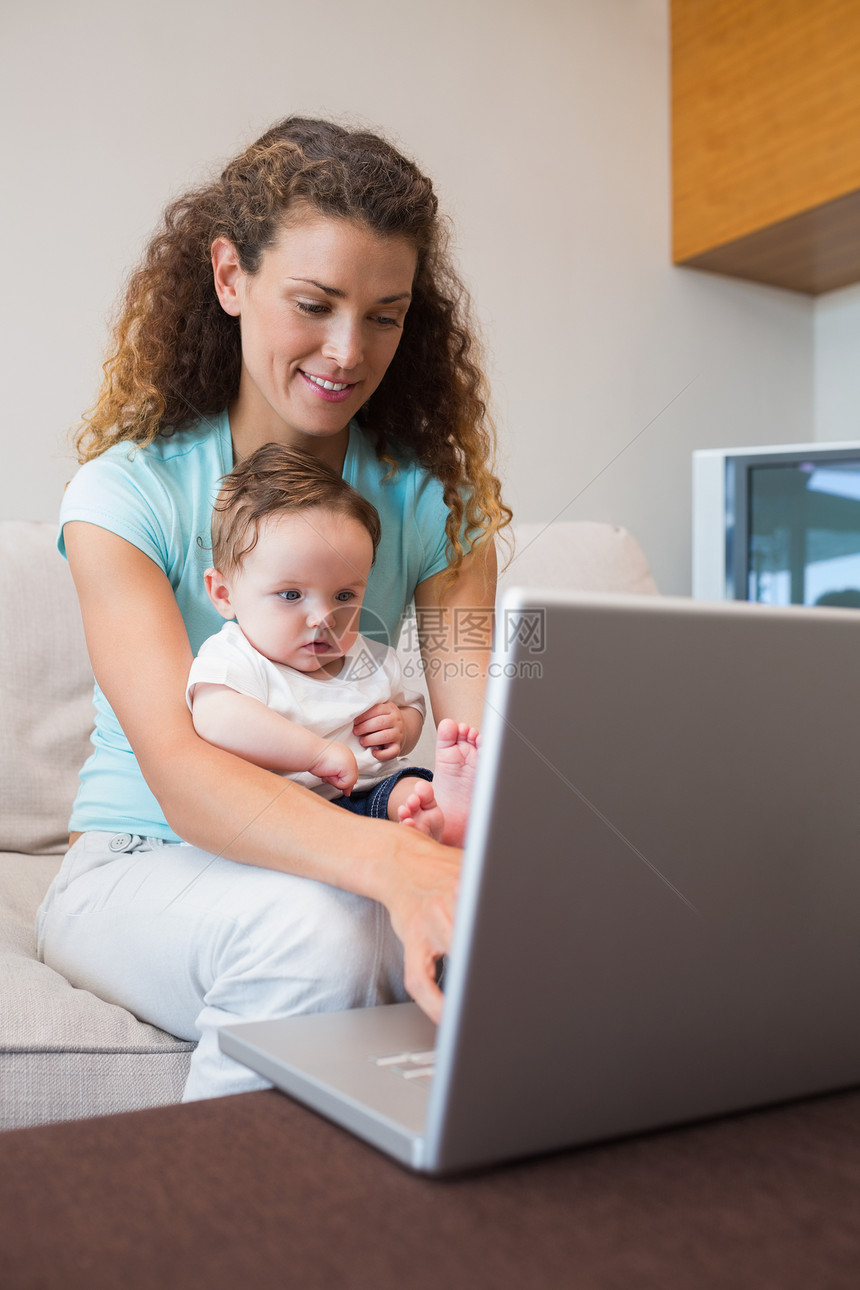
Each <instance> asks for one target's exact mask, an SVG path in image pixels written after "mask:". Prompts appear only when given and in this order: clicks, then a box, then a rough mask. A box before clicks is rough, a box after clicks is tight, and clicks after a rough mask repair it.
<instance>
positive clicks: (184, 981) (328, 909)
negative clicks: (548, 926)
mask: <svg viewBox="0 0 860 1290" xmlns="http://www.w3.org/2000/svg"><path fill="white" fill-rule="evenodd" d="M36 932H37V936H38V944H39V954H40V956H41V958H42V959H43V960H44V962H45V963H47V964H48V965H49V966H50V967H52V968H54V969H55V970H56V971H58V972H60V973H62V975H63V976H65V977H66V978H67V979H68V980H69V981H71V983H72V984H73V985H75V986H77V987H79V988H82V989H86V990H91V991H92V992H93V993H94V994H97V995H99V996H100V997H101V998H103V999H106V1000H107V1001H108V1002H110V1003H117V1004H120V1005H122V1006H123V1007H125V1008H128V1009H129V1010H130V1011H131V1012H133V1013H134V1014H135V1016H137V1017H139V1018H141V1020H143V1021H148V1022H151V1023H152V1024H153V1025H156V1026H160V1027H161V1028H162V1029H163V1030H167V1031H169V1032H170V1033H171V1034H173V1035H177V1036H178V1037H179V1038H181V1039H189V1040H196V1041H197V1048H196V1049H195V1051H194V1054H193V1057H192V1060H191V1071H190V1074H189V1076H188V1082H187V1084H186V1086H185V1093H184V1100H185V1101H193V1100H195V1099H197V1098H205V1097H220V1096H222V1095H224V1094H227V1093H241V1092H247V1091H248V1090H251V1089H257V1088H266V1087H268V1083H267V1081H266V1080H264V1079H262V1078H261V1077H259V1076H258V1075H255V1074H254V1073H253V1072H252V1071H250V1070H248V1069H247V1068H246V1067H244V1066H241V1065H240V1064H239V1063H238V1062H234V1061H232V1060H231V1059H230V1058H229V1057H225V1056H224V1055H223V1054H222V1053H221V1051H220V1049H219V1047H218V1035H217V1032H218V1028H219V1026H222V1025H224V1024H225V1023H227V1022H232V1021H237V1020H256V1019H259V1018H266V1017H279V1016H286V1015H288V1014H290V1013H299V1012H328V1011H335V1010H338V1009H344V1008H361V1007H369V1006H372V1005H374V1004H380V1003H393V1002H398V1001H401V1000H403V999H405V998H406V995H405V992H404V989H403V955H402V948H401V946H400V942H399V941H398V939H397V937H396V936H395V935H394V932H393V931H392V929H391V924H390V922H389V918H388V914H387V912H386V910H385V909H384V908H383V907H382V906H381V905H379V904H377V903H376V902H375V901H372V900H367V899H366V898H365V897H362V896H356V895H353V894H352V893H350V892H345V891H341V890H339V889H338V888H336V887H328V886H326V885H325V884H323V883H319V882H313V881H311V880H310V879H307V878H295V877H292V876H290V875H287V874H282V873H276V872H273V871H272V870H268V869H259V868H256V867H253V866H250V865H244V864H236V863H234V862H233V861H230V860H225V859H223V858H220V857H217V856H213V855H211V854H210V853H209V852H206V851H201V850H199V849H198V848H197V847H192V846H188V845H186V844H184V843H183V844H181V845H178V844H175V843H164V842H161V841H160V840H159V839H155V838H142V837H139V836H136V835H134V834H129V833H118V834H111V833H85V834H84V835H83V836H82V837H81V838H79V839H78V841H77V842H76V843H75V845H74V846H73V847H72V848H71V850H70V851H69V852H68V854H67V855H66V858H65V859H64V861H63V864H62V866H61V868H60V871H59V873H58V874H57V877H56V878H55V880H54V882H53V884H52V885H51V888H50V890H49V891H48V894H47V895H46V897H45V899H44V901H43V903H42V905H41V908H40V909H39V912H38V915H37V920H36Z"/></svg>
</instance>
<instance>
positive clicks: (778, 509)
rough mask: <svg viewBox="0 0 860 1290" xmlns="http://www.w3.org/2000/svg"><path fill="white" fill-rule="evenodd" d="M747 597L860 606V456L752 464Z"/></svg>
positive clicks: (749, 470)
mask: <svg viewBox="0 0 860 1290" xmlns="http://www.w3.org/2000/svg"><path fill="white" fill-rule="evenodd" d="M746 488H747V507H748V520H747V551H746V560H745V564H746V582H747V585H746V595H745V596H744V597H742V598H743V599H746V600H755V601H759V602H761V603H762V604H768V605H822V604H831V605H832V604H841V605H851V606H853V607H855V608H856V607H860V461H841V462H832V463H822V462H819V463H815V462H814V461H797V462H791V463H780V464H772V465H749V466H748V468H747V480H746Z"/></svg>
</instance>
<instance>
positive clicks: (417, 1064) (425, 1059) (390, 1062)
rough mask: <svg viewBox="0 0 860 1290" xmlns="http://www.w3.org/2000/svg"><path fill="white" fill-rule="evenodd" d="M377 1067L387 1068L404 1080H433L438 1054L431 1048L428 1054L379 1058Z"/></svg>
mask: <svg viewBox="0 0 860 1290" xmlns="http://www.w3.org/2000/svg"><path fill="white" fill-rule="evenodd" d="M375 1061H376V1065H377V1066H387V1067H388V1069H389V1070H391V1071H393V1072H394V1074H395V1075H400V1076H401V1077H402V1078H403V1079H431V1078H432V1077H433V1075H434V1073H435V1071H436V1053H435V1051H434V1050H433V1049H432V1048H431V1049H430V1051H429V1052H426V1053H395V1054H394V1055H393V1056H391V1057H377V1058H376V1059H375Z"/></svg>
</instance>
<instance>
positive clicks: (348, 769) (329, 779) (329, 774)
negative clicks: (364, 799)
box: [308, 742, 358, 797]
mask: <svg viewBox="0 0 860 1290" xmlns="http://www.w3.org/2000/svg"><path fill="white" fill-rule="evenodd" d="M308 770H309V771H310V773H311V774H312V775H316V777H317V779H321V780H322V781H323V783H325V784H333V785H334V787H335V788H339V789H340V791H341V792H342V793H343V794H344V795H345V796H346V797H349V795H350V793H351V792H352V789H353V786H354V784H355V781H356V780H357V779H358V762H357V761H356V760H355V756H354V754H353V753H352V751H351V749H349V748H347V746H346V744H339V743H337V742H334V743H330V744H326V746H325V748H323V750H322V752H321V753H320V754H319V756H318V757H317V758H316V760H315V761H313V762H311V764H310V766H308Z"/></svg>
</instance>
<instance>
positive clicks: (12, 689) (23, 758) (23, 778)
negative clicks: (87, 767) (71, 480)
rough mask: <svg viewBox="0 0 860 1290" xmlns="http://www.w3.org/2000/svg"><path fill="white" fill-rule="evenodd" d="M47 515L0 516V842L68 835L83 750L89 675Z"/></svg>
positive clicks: (51, 844)
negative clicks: (40, 520)
mask: <svg viewBox="0 0 860 1290" xmlns="http://www.w3.org/2000/svg"><path fill="white" fill-rule="evenodd" d="M55 538H56V525H54V524H48V523H38V522H30V521H26V520H3V521H0V604H2V605H3V613H2V615H0V658H2V659H3V668H2V672H0V729H2V731H3V739H2V741H0V783H2V784H3V803H2V812H0V850H2V851H21V852H29V853H30V854H46V853H57V852H60V851H63V850H64V849H65V847H66V846H67V844H68V821H69V814H70V812H71V807H72V802H73V800H74V796H75V793H76V791H77V781H78V771H79V770H80V768H81V766H82V765H83V763H84V761H85V759H86V757H87V756H88V754H89V751H90V749H89V744H88V739H89V735H90V732H91V730H92V726H93V707H92V691H93V675H92V671H91V670H90V664H89V659H88V657H87V650H86V644H85V641H84V632H83V626H82V624H81V617H80V612H79V610H78V604H77V597H76V596H75V588H74V584H73V582H72V578H71V574H70V573H69V570H68V567H67V565H66V562H65V560H63V558H62V556H61V555H60V554H59V553H58V552H57V550H56V547H55V545H54V543H55Z"/></svg>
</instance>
